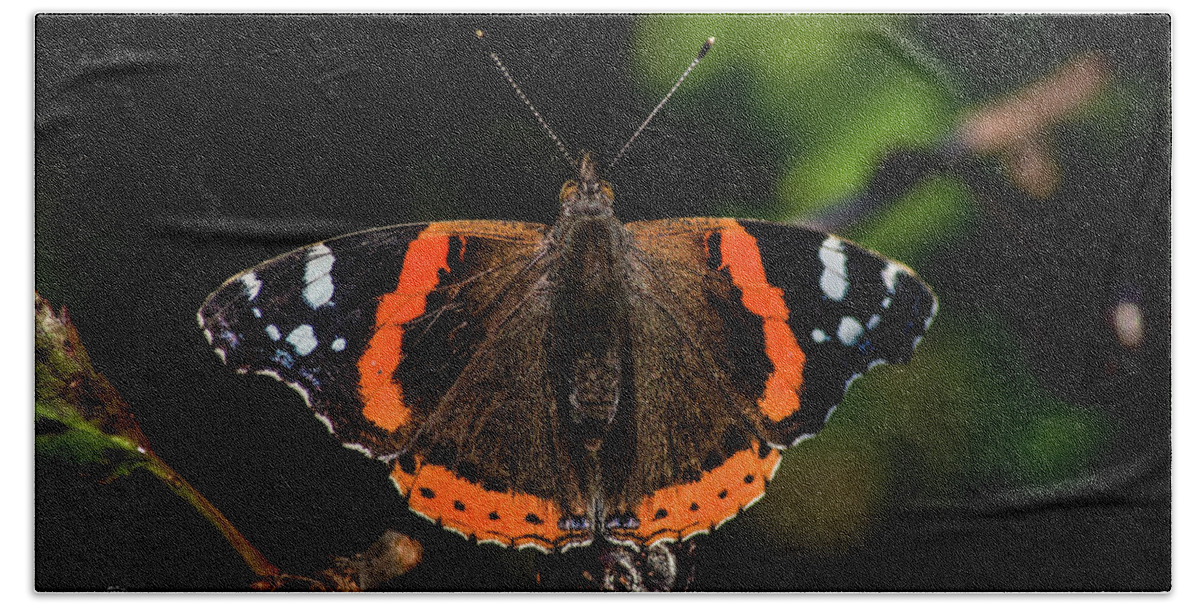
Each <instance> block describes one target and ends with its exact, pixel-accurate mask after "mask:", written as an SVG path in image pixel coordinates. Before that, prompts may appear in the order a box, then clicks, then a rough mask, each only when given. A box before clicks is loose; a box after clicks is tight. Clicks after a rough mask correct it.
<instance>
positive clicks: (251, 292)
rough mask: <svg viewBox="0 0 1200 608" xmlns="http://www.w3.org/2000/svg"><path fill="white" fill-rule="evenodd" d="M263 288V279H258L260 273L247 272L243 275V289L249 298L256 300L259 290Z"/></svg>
mask: <svg viewBox="0 0 1200 608" xmlns="http://www.w3.org/2000/svg"><path fill="white" fill-rule="evenodd" d="M261 289H262V281H260V280H258V275H257V274H254V273H253V272H247V273H246V274H244V275H242V291H244V292H246V299H247V300H254V298H257V297H258V292H259V291H260V290H261Z"/></svg>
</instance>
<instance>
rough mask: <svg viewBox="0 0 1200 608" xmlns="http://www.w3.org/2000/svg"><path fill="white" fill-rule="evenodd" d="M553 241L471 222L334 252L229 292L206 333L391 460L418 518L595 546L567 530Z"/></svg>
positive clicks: (242, 363) (405, 228) (253, 272)
mask: <svg viewBox="0 0 1200 608" xmlns="http://www.w3.org/2000/svg"><path fill="white" fill-rule="evenodd" d="M547 231H548V227H546V226H543V225H540V224H523V223H512V222H488V221H475V222H466V221H465V222H441V223H431V224H411V225H402V226H393V227H388V228H380V229H375V230H368V231H365V232H360V233H355V234H351V235H347V236H343V237H339V238H336V239H331V240H328V241H324V242H321V243H317V244H314V245H311V246H308V247H304V248H301V249H298V250H296V251H293V252H291V253H287V254H284V255H282V256H280V257H278V258H275V259H273V260H270V261H268V262H264V263H263V264H260V265H259V266H256V267H254V268H251V269H249V270H247V271H245V272H243V273H241V274H239V275H237V276H234V277H233V278H231V279H229V280H228V281H227V282H226V283H225V284H224V285H223V286H222V287H221V288H220V289H218V290H217V291H216V292H214V293H213V294H212V295H211V296H209V299H208V300H207V301H206V302H205V303H204V305H203V306H202V307H201V309H200V312H199V321H200V325H201V327H202V328H203V330H204V332H205V335H206V336H207V337H208V339H209V341H210V343H211V344H212V345H213V348H214V350H215V351H216V352H217V353H218V354H219V355H220V356H221V357H222V359H224V361H225V362H226V363H227V364H229V365H230V366H233V367H234V368H236V369H237V370H238V371H241V372H257V373H262V374H266V375H270V376H272V377H275V378H278V379H279V380H281V381H283V382H286V383H287V384H288V385H289V386H292V387H293V388H295V389H296V390H297V391H298V392H300V393H301V395H303V396H304V398H305V401H306V402H307V403H308V405H309V407H310V408H312V410H313V411H314V413H316V415H317V416H318V417H319V418H321V419H322V420H323V421H325V422H326V424H327V425H328V426H329V428H330V431H331V432H333V433H334V435H335V436H337V437H338V439H339V440H341V441H342V442H343V444H345V445H347V446H348V447H353V448H356V449H359V450H361V451H364V452H366V453H367V454H370V455H372V456H375V457H377V458H381V459H384V460H390V461H392V462H393V469H392V479H393V481H394V482H395V483H396V485H397V487H398V488H399V489H400V491H401V492H402V493H403V494H404V495H405V496H407V497H408V500H409V507H410V508H411V509H412V510H413V511H414V512H416V513H418V514H419V515H422V516H424V517H426V518H428V519H430V520H431V521H435V522H437V523H439V524H440V525H442V526H444V527H446V528H448V529H451V530H454V531H456V532H459V533H461V534H463V535H464V536H467V537H474V538H475V539H477V540H479V541H480V542H484V541H487V542H495V543H499V544H503V545H507V546H535V547H538V548H541V549H545V550H549V549H552V548H555V547H558V546H562V545H565V544H572V543H581V542H586V541H587V539H588V530H586V529H579V528H583V526H578V525H576V526H571V525H566V526H563V525H561V524H562V522H563V521H564V519H565V520H566V521H567V522H568V523H570V522H572V521H574V520H571V519H570V518H566V517H565V513H566V509H567V508H568V507H567V506H566V505H571V504H575V503H578V502H580V498H579V497H578V496H577V495H576V493H577V491H578V490H577V488H578V483H577V481H576V480H575V478H574V472H573V470H572V469H571V468H570V467H569V466H568V464H569V463H568V461H567V460H564V459H565V458H566V456H565V454H566V450H565V449H564V447H563V445H562V439H561V437H560V436H559V433H558V430H557V428H556V427H555V418H554V415H553V414H554V411H553V408H554V400H553V398H552V397H551V396H550V388H549V381H548V374H547V371H546V370H545V369H544V363H545V360H546V356H545V353H544V352H543V343H544V340H543V339H542V337H543V336H544V334H545V331H546V329H547V327H548V324H549V321H548V316H547V310H546V308H547V304H546V302H547V301H548V299H547V298H546V293H545V291H546V289H548V288H547V286H546V285H545V281H544V280H543V278H544V276H545V273H546V267H547V265H548V264H550V263H552V260H551V259H550V256H547V255H546V247H545V237H546V233H547ZM380 294H383V295H382V296H381V295H380ZM489 379H491V383H490V384H488V381H489ZM485 384H486V386H485ZM501 384H502V385H501ZM572 488H574V489H575V490H574V493H573V492H572V491H571V489H572Z"/></svg>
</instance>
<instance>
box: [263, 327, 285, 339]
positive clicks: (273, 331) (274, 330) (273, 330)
mask: <svg viewBox="0 0 1200 608" xmlns="http://www.w3.org/2000/svg"><path fill="white" fill-rule="evenodd" d="M266 332H267V337H269V338H271V341H272V342H278V341H279V338H281V337H283V334H281V333H279V328H278V327H275V325H273V324H272V325H268V326H267V328H266Z"/></svg>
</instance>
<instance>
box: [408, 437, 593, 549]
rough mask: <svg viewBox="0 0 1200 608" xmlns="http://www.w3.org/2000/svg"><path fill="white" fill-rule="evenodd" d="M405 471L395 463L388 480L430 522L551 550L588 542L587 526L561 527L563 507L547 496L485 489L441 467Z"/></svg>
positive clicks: (483, 538)
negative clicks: (584, 528) (540, 496)
mask: <svg viewBox="0 0 1200 608" xmlns="http://www.w3.org/2000/svg"><path fill="white" fill-rule="evenodd" d="M416 460H417V466H416V470H415V471H414V472H413V473H407V472H405V471H404V469H403V468H401V467H400V464H399V463H396V464H394V465H393V467H392V474H391V477H392V481H393V482H395V484H396V487H397V488H398V489H399V490H400V493H401V494H403V495H405V496H406V497H408V508H409V509H411V510H412V512H413V513H416V514H417V515H420V516H421V517H424V518H425V519H428V520H429V521H431V522H433V523H434V524H437V525H439V526H442V527H443V528H446V529H447V530H451V531H454V532H457V533H459V534H461V535H462V536H463V537H464V538H467V539H475V540H476V541H477V542H479V543H481V544H482V543H495V544H498V545H502V546H505V547H516V548H517V549H522V548H525V547H533V548H535V549H538V550H540V551H543V552H547V553H548V552H550V551H553V550H555V549H559V548H562V547H566V546H574V545H586V544H588V543H589V542H591V531H590V530H574V531H572V530H563V529H561V528H560V527H559V525H558V524H559V521H560V520H562V518H563V514H562V510H561V509H559V507H558V506H557V505H556V504H555V503H554V502H553V501H551V500H547V499H544V498H538V497H536V496H533V495H531V494H524V493H521V492H515V491H510V492H495V491H491V490H485V489H483V488H482V487H480V486H479V485H476V484H473V483H471V482H469V481H467V480H466V479H463V478H462V477H459V476H457V475H455V474H454V473H453V472H451V471H450V470H448V469H446V468H445V467H442V466H437V465H430V464H423V463H422V462H421V459H420V457H419V456H417V457H416Z"/></svg>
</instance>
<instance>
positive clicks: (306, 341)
mask: <svg viewBox="0 0 1200 608" xmlns="http://www.w3.org/2000/svg"><path fill="white" fill-rule="evenodd" d="M287 341H288V343H289V344H291V345H292V347H293V348H295V349H296V354H297V355H300V356H301V357H303V356H304V355H307V354H308V353H311V352H312V351H313V350H315V349H316V348H317V335H316V334H315V333H313V328H312V325H309V324H307V323H305V324H304V325H300V326H298V327H297V328H296V329H293V330H292V333H290V334H288V337H287Z"/></svg>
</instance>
